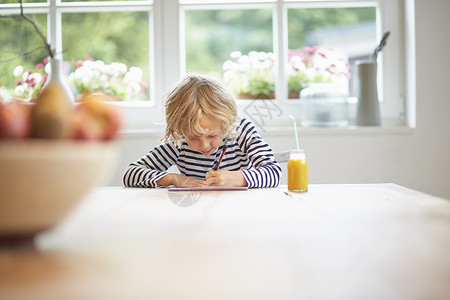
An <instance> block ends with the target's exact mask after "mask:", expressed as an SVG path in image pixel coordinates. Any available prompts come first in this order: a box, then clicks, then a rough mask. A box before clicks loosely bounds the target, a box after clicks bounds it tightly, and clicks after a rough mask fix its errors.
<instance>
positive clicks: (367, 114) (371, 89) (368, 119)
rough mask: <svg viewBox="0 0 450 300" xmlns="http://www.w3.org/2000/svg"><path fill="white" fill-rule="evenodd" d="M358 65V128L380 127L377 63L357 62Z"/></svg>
mask: <svg viewBox="0 0 450 300" xmlns="http://www.w3.org/2000/svg"><path fill="white" fill-rule="evenodd" d="M355 65H356V91H357V92H356V95H357V98H358V104H357V106H356V125H357V126H380V125H381V118H380V104H379V102H378V92H377V62H376V61H357V62H356V63H355Z"/></svg>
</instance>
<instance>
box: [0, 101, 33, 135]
mask: <svg viewBox="0 0 450 300" xmlns="http://www.w3.org/2000/svg"><path fill="white" fill-rule="evenodd" d="M32 108H33V105H32V104H28V103H24V102H22V101H19V100H13V101H11V102H8V103H6V104H4V103H3V102H1V101H0V138H12V139H25V138H28V137H30V135H31V111H32Z"/></svg>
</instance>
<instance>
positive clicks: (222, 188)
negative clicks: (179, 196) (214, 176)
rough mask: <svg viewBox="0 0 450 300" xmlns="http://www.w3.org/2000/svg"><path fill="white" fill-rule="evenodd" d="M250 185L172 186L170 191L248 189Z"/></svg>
mask: <svg viewBox="0 0 450 300" xmlns="http://www.w3.org/2000/svg"><path fill="white" fill-rule="evenodd" d="M246 190H248V187H239V186H235V187H233V186H208V187H186V188H181V187H171V188H169V192H185V191H246Z"/></svg>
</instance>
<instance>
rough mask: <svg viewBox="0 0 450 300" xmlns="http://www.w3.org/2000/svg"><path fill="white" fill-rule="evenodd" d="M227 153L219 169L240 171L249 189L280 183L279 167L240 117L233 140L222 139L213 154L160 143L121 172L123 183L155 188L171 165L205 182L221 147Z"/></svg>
mask: <svg viewBox="0 0 450 300" xmlns="http://www.w3.org/2000/svg"><path fill="white" fill-rule="evenodd" d="M225 144H226V145H227V147H228V148H227V150H226V152H225V155H224V157H223V159H222V162H221V164H220V169H221V170H228V171H239V170H240V171H241V172H242V174H243V175H244V178H245V180H246V181H247V183H248V187H249V188H256V187H274V186H277V185H278V184H279V182H280V177H281V172H282V171H281V167H280V165H279V164H278V162H277V161H276V160H275V158H274V156H273V152H272V149H271V148H270V146H269V145H268V144H266V143H265V142H264V140H263V138H262V137H261V135H260V134H259V133H258V131H257V130H256V128H255V126H254V125H253V124H252V123H251V122H250V121H249V120H247V119H245V118H242V119H241V121H240V124H239V125H238V127H237V135H236V138H235V139H234V140H228V141H227V140H224V141H223V142H222V144H221V145H220V146H219V148H218V149H216V151H214V153H212V154H211V155H204V154H202V153H200V152H197V151H194V150H192V149H191V148H190V147H189V145H188V144H187V143H186V141H182V143H181V145H180V146H177V145H176V144H175V142H174V141H173V140H172V139H168V140H167V141H164V142H162V143H161V144H160V145H158V146H156V147H155V148H153V149H152V150H151V151H150V152H149V153H147V154H146V155H145V156H143V157H142V158H141V159H139V160H138V161H136V162H133V163H131V164H130V165H129V166H128V168H127V169H126V170H125V174H124V176H123V183H124V185H125V186H127V187H157V186H158V185H157V183H156V182H157V181H158V180H160V179H161V178H162V177H164V176H165V175H167V174H168V173H167V169H169V168H170V167H171V166H173V165H175V166H177V167H178V169H179V171H180V173H181V174H182V175H185V176H188V177H193V178H197V179H201V180H205V175H206V173H207V172H209V171H211V170H212V169H213V166H214V165H215V163H216V162H217V161H218V160H219V159H220V154H221V151H222V148H223V145H225Z"/></svg>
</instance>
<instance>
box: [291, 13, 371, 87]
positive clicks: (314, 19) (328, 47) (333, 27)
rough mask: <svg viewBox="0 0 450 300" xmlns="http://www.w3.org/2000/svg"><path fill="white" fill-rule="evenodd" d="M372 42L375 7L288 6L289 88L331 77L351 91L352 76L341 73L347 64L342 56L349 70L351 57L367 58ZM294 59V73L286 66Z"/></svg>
mask: <svg viewBox="0 0 450 300" xmlns="http://www.w3.org/2000/svg"><path fill="white" fill-rule="evenodd" d="M375 46H376V8H375V7H348V8H298V9H297V8H296V9H288V48H289V53H288V57H289V59H290V64H288V72H290V73H289V75H288V81H289V83H288V84H289V91H290V92H294V91H297V92H298V91H299V90H301V89H302V88H304V87H306V86H307V85H308V84H309V83H311V82H327V81H331V80H332V81H338V82H340V83H343V84H345V85H346V86H345V89H346V92H347V91H348V92H349V94H350V95H353V89H352V85H351V84H350V83H351V80H345V79H346V77H345V76H342V75H343V74H342V73H345V72H346V71H347V68H345V66H344V65H342V60H341V59H344V60H345V61H346V62H348V63H349V64H350V69H349V71H350V72H351V70H352V67H353V63H354V61H355V60H360V59H367V58H369V57H370V55H371V54H372V52H373V50H374V48H375ZM305 47H306V48H305ZM293 56H296V58H297V60H296V59H295V58H294V60H292V57H293ZM298 57H300V58H301V59H302V60H303V61H302V62H299V60H298ZM314 59H315V64H314ZM296 63H297V66H295V67H294V70H295V71H296V73H293V70H292V69H290V68H289V67H291V66H292V65H294V64H296ZM305 68H306V69H307V70H306V72H304V71H305ZM317 68H320V70H319V72H316V71H317ZM300 69H301V70H300ZM305 73H307V74H306V75H305ZM349 75H350V74H349ZM293 76H296V79H294V77H293Z"/></svg>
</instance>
